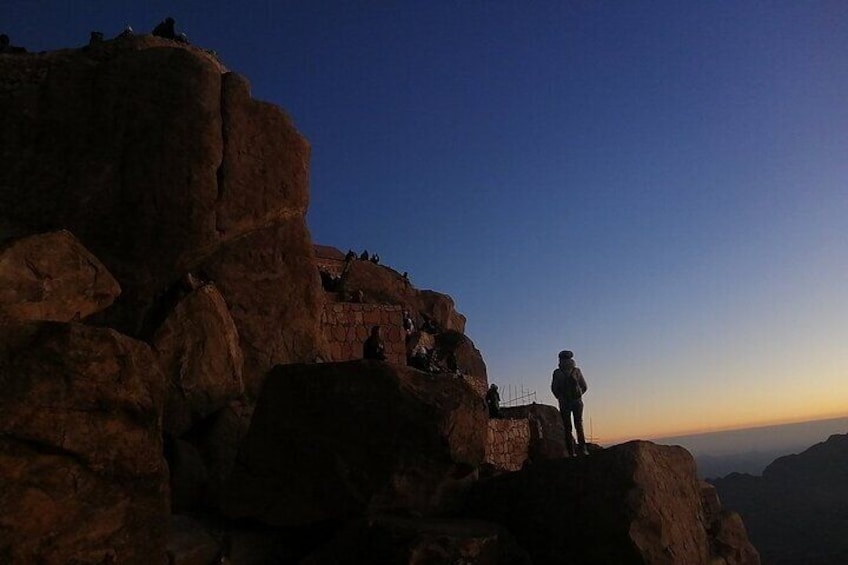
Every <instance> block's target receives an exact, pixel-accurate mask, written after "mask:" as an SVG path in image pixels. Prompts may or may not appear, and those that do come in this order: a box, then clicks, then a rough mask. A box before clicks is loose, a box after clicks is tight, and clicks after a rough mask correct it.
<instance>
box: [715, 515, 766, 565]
mask: <svg viewBox="0 0 848 565" xmlns="http://www.w3.org/2000/svg"><path fill="white" fill-rule="evenodd" d="M712 534H713V535H712V537H711V541H712V548H713V553H714V554H716V555H718V556H719V557H721V558H722V559H724V562H725V563H726V564H727V565H760V554H759V552H757V549H756V548H755V547H754V546H753V544H751V542H750V540H749V539H748V533H747V532H746V531H745V524H743V523H742V517H741V516H740V515H739V514H738V513H736V512H732V511H727V510H725V511H722V512H721V514H720V515H719V517H718V520H717V522H716V525H715V529H714V530H712Z"/></svg>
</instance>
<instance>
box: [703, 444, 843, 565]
mask: <svg viewBox="0 0 848 565" xmlns="http://www.w3.org/2000/svg"><path fill="white" fill-rule="evenodd" d="M710 482H711V483H713V484H714V485H715V487H716V490H717V491H718V494H719V496H720V497H721V500H722V503H723V505H724V507H726V508H729V509H732V510H735V511H738V512H739V514H740V515H741V516H742V519H743V520H744V522H745V527H746V528H747V530H748V534H749V536H750V538H751V541H752V542H753V544H754V545H755V546H756V548H757V549H758V550H759V552H760V555H761V556H762V560H763V562H764V563H779V564H780V565H783V564H787V565H789V564H791V565H796V564H802V563H816V564H819V563H821V564H827V565H830V564H836V563H840V564H841V563H846V562H848V538H846V536H845V532H846V531H848V512H846V508H848V434H836V435H833V436H831V437H830V438H828V439H827V441H824V442H821V443H818V444H816V445H814V446H812V447H810V448H809V449H807V450H806V451H803V452H801V453H798V454H796V455H787V456H785V457H780V458H778V459H776V460H775V461H774V462H773V463H771V464H770V465H769V466H767V467H766V468H765V470H764V471H763V474H762V476H761V477H757V476H751V475H747V474H739V473H731V474H730V475H728V476H726V477H724V478H721V479H711V480H710Z"/></svg>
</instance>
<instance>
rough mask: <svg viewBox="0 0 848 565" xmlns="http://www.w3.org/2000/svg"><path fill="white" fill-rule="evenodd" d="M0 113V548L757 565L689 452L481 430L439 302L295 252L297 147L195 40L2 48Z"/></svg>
mask: <svg viewBox="0 0 848 565" xmlns="http://www.w3.org/2000/svg"><path fill="white" fill-rule="evenodd" d="M0 123H2V124H3V128H0V508H2V509H3V511H2V512H0V562H2V563H10V564H29V563H44V564H48V565H52V564H68V563H75V564H102V565H105V564H115V563H122V564H123V563H128V564H145V565H147V564H157V563H161V564H164V563H169V564H175V565H176V564H180V565H194V564H198V565H206V564H211V563H224V562H227V563H236V564H244V565H252V564H262V563H363V562H372V563H388V564H392V563H409V564H412V563H415V564H423V563H476V564H481V565H485V564H510V563H538V564H546V563H610V562H611V561H610V560H611V559H613V560H614V562H616V563H679V564H687V565H689V564H695V565H697V564H705V565H706V564H710V565H718V564H721V563H723V564H726V565H732V564H754V563H758V562H759V558H758V554H757V552H756V550H755V549H754V548H753V546H752V545H751V544H750V543H749V542H748V539H747V536H746V534H745V529H744V526H743V525H742V522H741V520H740V519H739V516H738V515H737V514H734V513H733V512H729V511H725V510H722V508H721V504H720V503H719V501H718V497H717V495H716V492H715V490H714V489H713V488H712V487H710V486H709V485H706V484H704V483H701V482H699V481H698V479H697V476H696V474H695V467H694V462H693V460H692V458H691V456H690V455H689V454H688V453H687V452H686V451H684V450H682V449H680V448H673V447H664V446H657V445H654V444H651V443H647V442H632V443H629V444H624V445H620V446H615V447H612V448H609V449H606V450H595V451H594V452H593V453H592V455H590V456H589V457H587V458H580V459H574V460H571V459H563V458H562V454H563V446H562V430H561V428H559V423H558V418H557V416H556V409H555V408H553V407H545V406H537V405H531V406H528V407H523V408H521V409H513V410H512V411H511V412H509V413H507V414H506V415H505V417H504V418H503V419H497V420H490V419H489V418H488V416H487V411H486V408H485V406H484V403H483V399H482V394H483V392H484V391H485V389H486V386H487V377H486V366H485V363H484V362H483V358H482V355H481V354H480V352H479V351H478V350H477V348H476V347H475V346H474V344H473V342H472V341H471V340H470V338H468V336H466V335H465V334H464V329H465V318H464V317H463V316H462V315H461V314H459V313H458V312H457V311H456V309H455V305H454V303H453V300H452V299H451V298H450V297H449V296H447V295H444V294H441V293H438V292H434V291H428V290H419V289H416V288H415V287H414V286H413V285H412V284H411V283H410V281H409V279H408V277H406V276H403V275H401V274H399V273H397V272H396V271H394V270H393V269H391V268H390V267H387V266H384V265H379V264H375V263H372V262H367V261H358V260H344V258H343V256H342V258H339V255H341V254H340V253H336V252H330V253H329V255H330V256H331V257H330V258H329V259H328V260H327V261H324V260H323V258H322V257H319V256H317V255H316V248H315V247H314V246H313V242H312V241H311V237H310V234H309V231H308V229H307V226H306V221H305V213H306V208H307V205H308V196H309V195H308V172H309V144H308V142H307V141H306V140H305V139H304V138H303V136H301V135H300V133H299V132H298V131H297V130H296V128H295V127H294V125H293V123H292V120H291V119H290V118H289V117H288V116H287V115H286V114H285V113H284V112H283V111H282V110H280V109H279V108H277V107H275V106H273V105H270V104H266V103H263V102H258V101H256V100H253V99H252V98H251V97H250V92H249V86H248V83H247V81H246V80H245V79H244V78H242V77H240V76H238V75H236V74H234V73H231V72H229V71H228V70H227V69H226V68H225V67H224V66H223V65H221V63H220V62H219V61H218V60H217V59H216V58H215V57H214V56H213V55H212V54H210V53H209V52H207V51H205V50H202V49H199V48H196V47H192V46H189V45H186V44H182V43H177V42H174V41H169V40H167V39H162V38H157V37H151V36H126V37H121V38H118V39H115V40H108V41H104V42H101V43H95V44H92V45H90V46H88V47H85V48H82V49H70V50H62V51H56V52H50V53H37V54H31V53H4V54H0ZM321 249H323V250H324V251H326V248H321ZM324 251H322V253H323V252H324ZM334 257H335V258H334ZM322 281H323V282H322ZM405 310H406V311H407V312H408V314H404V311H405ZM407 316H408V317H410V318H411V319H412V320H413V322H414V324H415V325H416V329H415V330H414V331H413V330H412V329H410V328H408V324H407V321H406V319H405V318H406V317H407ZM372 325H381V326H382V327H384V328H385V330H386V331H385V342H386V353H387V360H386V361H370V360H369V361H364V360H361V359H359V357H361V352H362V341H363V340H364V339H365V337H366V336H367V334H368V330H369V328H370V326H372ZM418 354H421V355H423V356H424V359H425V360H426V363H424V364H420V363H419V361H420V359H418V357H416V355H418ZM413 361H414V363H413ZM407 362H410V365H416V367H417V368H414V367H413V366H408V364H407Z"/></svg>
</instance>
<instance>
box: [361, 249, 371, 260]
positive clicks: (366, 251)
mask: <svg viewBox="0 0 848 565" xmlns="http://www.w3.org/2000/svg"><path fill="white" fill-rule="evenodd" d="M368 258H369V255H368V250H367V249H366V250H365V251H363V252H362V255H360V256H359V260H360V261H368Z"/></svg>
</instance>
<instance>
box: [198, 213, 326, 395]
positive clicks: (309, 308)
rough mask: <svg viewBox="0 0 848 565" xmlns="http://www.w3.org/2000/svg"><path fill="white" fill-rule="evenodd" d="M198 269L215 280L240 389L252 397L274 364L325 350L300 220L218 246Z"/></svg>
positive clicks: (316, 286) (317, 291)
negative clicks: (236, 345)
mask: <svg viewBox="0 0 848 565" xmlns="http://www.w3.org/2000/svg"><path fill="white" fill-rule="evenodd" d="M202 270H203V271H204V272H205V273H206V274H208V276H209V277H210V278H211V279H212V280H213V281H215V284H216V286H217V287H218V289H219V290H220V291H221V294H222V295H223V296H224V298H225V299H226V301H227V304H228V305H229V309H230V312H231V313H232V316H233V320H235V323H236V327H237V328H238V332H239V342H240V344H241V348H242V352H243V353H244V374H243V378H244V385H245V390H246V391H247V393H248V394H249V395H250V396H251V397H252V398H254V397H255V395H256V394H257V393H258V391H259V389H260V388H261V386H262V380H263V379H264V378H265V374H266V373H267V372H268V370H269V369H270V368H271V367H273V366H274V365H277V364H289V363H297V362H312V361H314V360H315V359H316V358H318V357H320V356H321V352H322V351H324V350H326V343H325V341H324V340H323V338H322V337H321V311H322V308H323V297H322V295H323V293H322V291H321V282H320V280H319V277H318V273H317V271H316V270H315V268H314V266H313V264H312V246H311V244H310V243H309V232H308V231H307V229H306V226H305V224H304V223H303V221H302V220H291V221H288V222H285V223H282V224H278V225H276V226H274V227H271V228H266V229H263V230H259V231H256V232H253V233H251V234H250V235H247V236H245V237H243V238H240V239H238V240H237V241H233V242H230V243H228V244H226V245H223V246H221V248H220V249H219V250H218V251H216V252H215V253H214V254H212V255H211V256H210V257H209V258H207V259H206V260H205V261H204V263H203V265H202Z"/></svg>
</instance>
